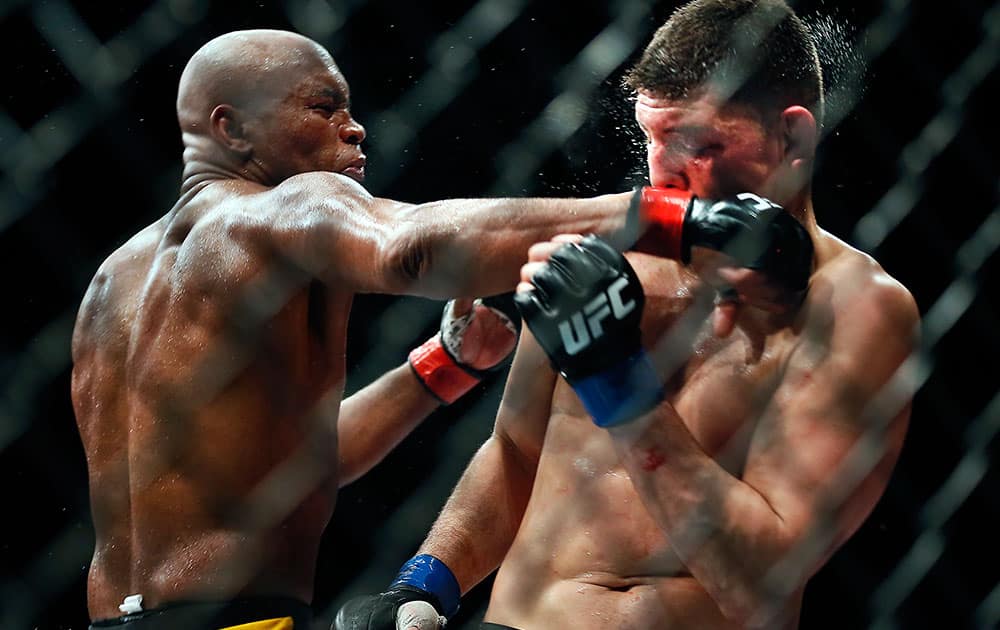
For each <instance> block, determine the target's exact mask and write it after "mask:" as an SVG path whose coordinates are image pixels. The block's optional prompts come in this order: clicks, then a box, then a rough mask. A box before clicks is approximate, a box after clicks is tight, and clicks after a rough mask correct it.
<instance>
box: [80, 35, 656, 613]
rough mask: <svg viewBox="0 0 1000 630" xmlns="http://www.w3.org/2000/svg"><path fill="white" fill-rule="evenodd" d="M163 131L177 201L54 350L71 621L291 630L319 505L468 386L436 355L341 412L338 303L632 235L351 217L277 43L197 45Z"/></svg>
mask: <svg viewBox="0 0 1000 630" xmlns="http://www.w3.org/2000/svg"><path fill="white" fill-rule="evenodd" d="M177 115H178V119H179V122H180V127H181V132H182V138H183V144H184V171H183V181H182V184H181V190H180V197H179V199H178V200H177V202H176V204H175V205H174V206H173V208H171V209H170V211H169V212H167V214H166V215H164V216H163V217H162V218H160V219H158V220H157V221H155V222H154V223H153V224H151V225H150V226H148V227H147V228H145V229H143V230H142V231H140V232H139V233H138V234H136V235H135V236H134V237H132V238H131V239H130V240H129V241H128V242H127V243H125V245H123V246H122V247H121V248H120V249H118V250H117V251H116V252H114V253H113V254H111V256H110V257H109V258H108V259H107V260H106V261H105V262H104V263H103V264H102V265H101V267H100V268H99V269H98V271H97V273H96V275H95V277H94V279H93V281H92V283H91V285H90V287H89V289H88V290H87V293H86V295H85V297H84V299H83V303H82V305H81V307H80V311H79V316H78V319H77V323H76V328H75V331H74V336H73V360H74V369H73V383H72V396H73V404H74V409H75V412H76V417H77V421H78V424H79V429H80V433H81V436H82V441H83V445H84V449H85V451H86V456H87V462H88V470H89V481H90V494H91V506H92V513H93V519H94V526H95V530H96V549H95V552H94V556H93V561H92V564H91V567H90V573H89V579H88V605H89V610H90V615H91V618H92V619H93V620H95V621H94V626H95V627H119V626H127V627H129V628H201V627H213V628H217V627H220V626H230V625H236V624H251V625H250V626H246V627H244V630H249V629H250V628H251V627H252V628H255V629H257V630H260V629H263V628H271V627H274V628H279V627H280V628H287V627H292V626H293V625H294V627H296V628H304V627H307V624H308V623H309V622H308V618H309V603H310V601H311V598H312V592H313V580H314V572H315V571H314V569H315V563H316V557H317V547H318V545H319V541H320V536H321V533H322V532H323V529H324V527H325V526H326V524H327V522H328V521H329V519H330V516H331V513H332V511H333V509H334V504H335V500H336V495H337V488H338V486H339V485H340V484H342V483H344V482H346V481H348V480H350V479H352V478H354V477H356V476H357V475H358V474H360V473H361V472H363V471H364V470H365V469H366V468H367V467H369V466H370V465H371V464H372V463H374V461H377V460H378V459H379V458H380V457H381V456H382V455H384V453H385V450H387V449H388V448H389V447H390V446H391V445H392V444H394V443H395V442H397V441H398V440H399V439H400V438H401V436H402V435H403V434H405V432H406V431H408V430H409V428H411V427H412V425H413V424H414V423H415V422H416V421H418V419H419V418H421V417H423V416H424V415H426V413H427V411H428V410H429V409H430V408H432V407H433V406H434V405H435V404H436V399H434V398H431V397H430V395H429V394H427V393H426V392H424V391H423V389H422V388H423V386H424V385H426V386H427V388H428V389H429V390H430V391H431V392H433V393H434V395H435V396H436V397H437V398H440V399H441V400H445V401H447V400H450V399H453V398H454V397H457V396H458V395H461V393H462V392H463V391H465V390H466V389H467V388H468V387H469V386H470V380H469V377H468V375H467V374H466V372H467V370H465V369H462V366H459V365H458V364H457V363H455V362H454V360H453V358H454V357H447V356H443V354H442V352H440V351H439V349H438V348H436V347H424V348H421V349H420V350H419V351H418V352H416V353H415V354H414V355H413V356H411V361H410V363H411V364H412V366H413V367H412V369H411V368H410V367H403V368H401V369H400V370H396V371H394V372H392V373H390V374H388V375H387V376H386V377H384V378H385V379H388V380H383V381H380V382H379V383H376V384H375V385H374V386H373V387H374V389H370V390H367V391H366V392H361V393H360V395H359V397H358V398H357V399H356V404H353V405H348V406H347V408H346V409H345V410H344V412H343V413H341V398H342V394H343V387H344V371H345V367H344V352H345V335H346V331H347V322H348V315H349V312H350V307H351V300H352V297H353V296H354V294H356V293H363V292H384V293H393V294H400V293H409V294H415V295H423V296H429V297H441V298H444V297H453V296H470V295H491V294H495V293H499V292H503V291H508V290H511V289H512V288H513V287H514V285H515V284H516V281H517V273H518V272H517V270H518V267H519V266H520V264H521V263H522V262H523V259H524V256H525V252H526V251H527V248H528V246H529V245H530V244H531V243H533V242H535V241H538V240H544V239H547V238H550V237H551V236H552V235H553V234H556V233H558V232H560V231H571V232H591V231H593V232H598V233H603V234H613V233H617V232H618V231H619V230H620V229H622V228H624V227H625V226H626V222H627V221H626V220H627V218H628V217H631V220H630V221H628V226H629V233H634V232H637V230H638V229H639V228H638V227H637V226H639V227H642V226H645V225H646V224H647V223H648V221H647V220H646V219H644V218H643V214H642V212H641V211H640V212H639V213H638V214H637V213H636V212H635V211H633V212H631V214H629V212H628V208H629V204H630V202H631V201H632V198H633V195H632V194H631V193H629V194H620V195H607V196H601V197H596V198H592V199H578V200H571V199H491V200H471V199H456V200H448V201H435V202H430V203H424V204H417V205H414V204H408V203H401V202H398V201H393V200H389V199H379V198H375V197H372V196H371V195H370V194H369V193H368V192H367V191H366V190H365V188H364V187H363V186H362V185H361V182H362V180H363V179H364V175H365V155H364V153H363V152H362V150H361V143H362V141H363V140H364V138H365V131H364V128H363V127H362V126H361V125H360V124H359V123H358V122H357V121H356V120H355V119H354V118H353V117H352V115H351V111H350V91H349V88H348V84H347V81H346V80H345V78H344V77H343V75H342V74H341V73H340V71H339V70H338V69H337V66H336V65H335V64H334V61H333V59H332V58H331V57H330V55H329V54H328V53H327V52H326V51H325V50H324V49H323V48H321V47H320V46H319V45H318V44H316V43H315V42H313V41H311V40H309V39H307V38H305V37H301V36H299V35H296V34H293V33H287V32H279V31H245V32H236V33H230V34H227V35H223V36H221V37H219V38H217V39H214V40H212V41H211V42H209V43H208V44H206V45H205V46H204V47H203V48H201V49H200V50H199V51H198V52H197V53H195V55H194V56H193V57H192V58H191V60H190V62H189V63H188V64H187V66H186V68H185V69H184V72H183V74H182V76H181V80H180V87H179V92H178V97H177ZM633 210H635V208H633ZM640 210H641V208H640ZM637 217H638V218H637ZM469 308H470V307H469V305H468V304H467V303H466V305H465V306H464V307H463V309H460V310H461V312H458V313H453V315H454V316H455V317H459V318H462V317H465V316H467V315H468V314H469V311H468V309H469ZM474 308H475V307H474ZM478 316H481V319H480V322H481V323H482V325H481V326H480V327H483V328H486V329H496V332H497V334H498V335H499V336H495V335H494V336H495V337H496V338H495V339H494V340H493V341H489V342H488V343H487V345H486V346H483V347H482V348H481V349H480V351H472V355H471V359H470V358H469V357H468V356H467V355H468V352H462V351H461V350H459V351H458V352H457V353H456V352H455V351H454V349H453V352H452V354H453V355H455V356H458V357H459V359H460V360H461V359H462V357H463V356H465V357H466V359H467V360H468V361H469V365H471V366H472V367H487V366H488V365H491V364H493V363H494V362H495V361H497V360H499V358H501V357H502V356H503V348H502V346H503V344H504V343H507V344H508V345H509V343H510V338H509V336H508V337H507V341H506V342H505V341H504V334H505V333H503V332H502V331H500V330H499V329H498V328H497V326H500V327H501V328H503V326H502V324H501V323H500V320H499V319H498V318H496V316H495V315H492V314H490V313H488V312H486V311H482V310H481V309H480V313H479V315H478ZM469 326H472V324H469V322H468V321H466V322H465V323H464V324H461V325H460V326H458V328H460V329H461V328H468V327H469ZM473 327H474V326H473ZM458 335H459V337H461V333H460V332H459V333H458ZM441 339H442V341H441V343H444V344H449V343H458V346H456V347H460V346H462V341H463V340H462V339H458V340H457V342H456V339H452V340H451V341H448V339H446V338H444V337H442V338H441ZM476 343H480V342H476ZM432 345H433V344H432ZM445 354H447V353H445ZM480 361H481V362H480ZM459 362H461V361H459ZM469 365H467V366H465V367H469ZM418 381H419V382H418ZM421 396H423V398H422V399H421V398H420V397H421ZM341 431H342V432H343V436H342V437H343V438H344V439H343V440H341V444H339V445H338V432H341ZM338 462H340V466H341V467H338ZM261 620H271V621H270V622H268V623H267V624H264V623H263V622H262V621H261ZM254 624H257V625H254ZM241 627H243V626H241Z"/></svg>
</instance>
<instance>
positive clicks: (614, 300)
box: [559, 277, 635, 355]
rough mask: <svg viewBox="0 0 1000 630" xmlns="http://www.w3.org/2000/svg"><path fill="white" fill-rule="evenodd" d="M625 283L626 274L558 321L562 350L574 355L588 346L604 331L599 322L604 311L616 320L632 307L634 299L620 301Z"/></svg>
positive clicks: (623, 316)
mask: <svg viewBox="0 0 1000 630" xmlns="http://www.w3.org/2000/svg"><path fill="white" fill-rule="evenodd" d="M627 287H628V278H624V277H623V278H618V279H617V280H615V282H614V283H612V284H611V286H609V287H608V289H607V291H606V292H604V293H601V294H600V295H598V296H597V297H596V298H594V299H593V300H591V301H590V302H589V303H588V304H586V305H585V306H584V307H583V309H582V310H580V311H577V312H576V313H573V314H572V315H570V318H569V319H568V320H563V321H561V322H559V336H560V337H561V338H562V342H563V346H564V347H565V348H566V354H568V355H574V354H576V353H578V352H580V351H581V350H583V349H584V348H586V347H587V346H589V345H590V343H591V341H593V340H594V339H599V338H600V337H601V336H602V335H603V334H604V327H603V326H602V325H601V322H602V321H603V320H604V319H605V318H606V317H607V316H608V315H612V314H613V315H614V317H615V319H619V320H620V319H624V318H625V316H626V315H628V314H629V313H631V312H632V311H633V310H634V309H635V300H629V301H628V303H623V302H622V295H621V294H622V291H623V290H625V288H627ZM584 317H586V320H584ZM588 328H589V330H588Z"/></svg>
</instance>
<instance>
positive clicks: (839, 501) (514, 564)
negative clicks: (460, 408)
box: [420, 92, 918, 630]
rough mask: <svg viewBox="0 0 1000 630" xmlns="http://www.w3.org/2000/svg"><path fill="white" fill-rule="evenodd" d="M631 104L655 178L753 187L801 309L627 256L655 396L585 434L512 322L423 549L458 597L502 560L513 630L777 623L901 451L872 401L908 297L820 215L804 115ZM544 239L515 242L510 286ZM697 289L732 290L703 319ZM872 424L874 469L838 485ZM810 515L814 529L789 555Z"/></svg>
mask: <svg viewBox="0 0 1000 630" xmlns="http://www.w3.org/2000/svg"><path fill="white" fill-rule="evenodd" d="M636 112H637V118H638V121H639V123H640V126H641V127H642V128H643V130H644V131H645V132H646V134H647V137H648V138H649V142H648V147H647V150H648V155H649V169H650V180H651V182H652V183H653V184H654V185H663V186H670V185H675V186H677V187H682V188H686V189H689V190H691V191H692V192H693V193H695V194H697V195H703V196H707V197H711V196H716V197H718V196H724V195H727V194H735V193H736V192H738V191H739V190H753V191H757V192H758V193H759V194H761V195H762V196H766V197H769V198H771V199H773V200H776V201H778V202H779V203H781V204H782V205H783V206H784V207H785V208H786V209H788V210H789V211H790V212H792V213H793V215H794V216H796V217H797V218H798V219H799V220H800V221H801V222H802V224H803V225H804V226H805V227H806V229H807V230H808V231H809V233H810V236H811V237H812V240H813V243H814V246H815V250H816V252H815V260H814V267H813V273H812V276H811V280H810V291H809V293H808V296H807V298H806V301H805V302H804V303H803V304H802V305H800V306H798V307H797V308H791V309H789V308H775V306H776V304H775V302H774V301H773V300H774V298H775V297H776V294H775V293H774V288H773V287H768V286H767V285H766V283H764V282H762V280H761V278H759V277H755V276H754V275H753V272H750V271H749V270H734V269H720V270H719V271H718V275H717V276H713V274H711V273H707V274H706V273H699V274H695V273H694V270H693V269H692V268H682V267H680V266H679V265H678V264H677V263H676V262H673V261H667V260H663V259H657V258H654V257H650V256H644V255H641V254H628V255H627V256H628V258H629V260H630V261H631V263H632V265H633V267H634V268H635V270H636V273H637V274H638V277H639V279H640V281H641V283H642V285H643V287H644V289H645V293H646V307H645V310H644V313H643V320H642V332H643V343H644V345H645V346H646V347H647V350H648V351H649V353H650V355H651V356H652V357H653V359H654V362H656V364H657V367H658V369H659V370H660V373H661V377H662V379H663V382H664V384H665V395H666V398H665V401H664V402H663V403H662V404H661V405H660V406H659V407H658V408H657V409H655V410H653V411H652V412H650V413H648V414H646V415H644V416H643V417H641V418H638V419H636V420H634V421H633V422H631V423H627V424H625V425H622V426H620V427H615V428H612V429H610V430H605V429H601V428H598V427H596V426H595V425H594V424H593V422H592V420H591V419H590V417H589V416H588V414H587V413H586V411H585V410H584V408H583V406H582V405H581V403H580V401H579V399H578V398H577V396H576V394H575V393H574V392H573V390H572V389H571V387H570V386H569V385H568V384H567V383H566V382H565V380H563V379H562V378H561V377H558V376H557V375H556V374H554V373H553V372H552V370H551V368H550V367H549V361H548V359H547V357H546V356H545V354H544V352H543V351H542V350H541V348H540V347H539V346H538V345H537V343H536V342H535V341H534V339H533V338H532V337H531V335H530V333H529V332H528V331H525V332H524V333H523V334H522V338H521V342H520V345H519V347H518V351H517V354H516V355H515V358H514V362H513V365H512V368H511V373H510V376H509V380H508V383H507V388H506V390H505V393H504V399H503V401H502V402H501V405H500V410H499V412H498V415H497V421H496V427H495V430H494V433H493V435H492V436H491V437H490V438H489V439H488V440H487V442H486V443H485V444H484V445H483V446H482V448H481V449H480V450H479V452H478V453H477V454H476V456H475V457H474V459H473V460H472V462H471V463H470V464H469V467H468V469H467V470H466V472H465V474H464V475H463V477H462V479H461V480H460V481H459V483H458V485H457V487H456V489H455V491H454V493H453V494H452V496H451V498H450V499H449V501H448V503H447V505H446V506H445V508H444V510H443V511H442V513H441V515H440V517H439V518H438V520H437V521H436V522H435V524H434V527H433V528H432V530H431V532H430V534H429V535H428V538H427V540H426V541H425V542H424V544H423V545H422V547H421V548H420V553H427V554H431V555H434V556H436V557H438V558H440V559H441V560H443V561H444V562H445V563H446V564H447V565H448V566H449V567H450V568H451V569H452V571H453V572H454V573H455V575H456V577H457V578H458V581H459V583H460V585H461V587H462V590H463V592H464V591H467V590H468V589H470V588H471V587H472V586H473V585H475V584H476V583H477V582H479V580H481V579H482V578H483V577H485V576H486V575H487V574H488V573H489V572H490V571H492V570H493V569H494V568H495V567H496V566H497V565H498V564H499V565H500V569H499V571H498V573H497V576H496V580H495V583H494V587H493V592H492V596H491V599H490V604H489V608H488V610H487V613H486V616H485V620H486V621H490V622H495V623H501V624H506V625H509V626H512V627H516V628H520V629H522V630H534V629H542V628H567V627H572V628H581V629H588V628H594V629H597V628H634V629H643V628H658V629H662V628H690V629H701V628H745V627H763V628H795V627H796V626H797V624H798V617H799V609H800V606H801V602H802V593H803V591H804V587H805V583H806V581H807V580H808V578H809V577H810V576H811V575H812V574H813V573H814V572H815V571H816V570H817V569H818V568H819V567H820V566H822V564H823V563H824V562H825V561H826V560H827V559H828V558H829V556H830V554H832V553H833V552H834V551H835V550H836V549H837V548H838V547H839V546H840V545H841V544H842V543H843V542H844V541H845V540H846V539H847V538H848V537H849V536H850V535H851V534H852V533H853V532H854V531H856V529H857V528H858V527H859V526H860V525H861V523H862V522H863V521H864V519H865V517H866V516H867V515H868V513H869V512H870V511H871V509H872V507H873V506H874V505H875V502H876V501H877V500H878V497H879V496H881V493H882V491H883V490H884V488H885V485H886V483H887V482H888V478H889V475H890V472H891V470H892V467H893V465H894V463H895V461H896V459H897V457H898V454H899V451H900V448H901V446H902V441H903V436H904V434H905V431H906V426H907V423H908V420H909V402H908V396H907V397H904V398H903V399H901V400H899V401H896V403H895V404H893V402H892V400H891V399H890V400H889V404H888V405H887V407H886V409H887V410H888V411H887V412H886V413H884V414H880V413H879V412H876V413H874V414H873V413H871V411H872V410H871V408H870V407H869V403H871V402H872V401H873V400H874V399H875V398H876V396H877V395H878V394H879V393H880V392H881V391H882V388H883V387H884V386H885V385H886V384H887V383H888V382H889V381H890V379H891V378H892V377H893V375H894V374H895V372H896V370H897V369H898V368H899V367H900V365H901V364H902V363H903V361H904V360H905V359H906V357H907V356H908V355H909V353H910V352H911V350H912V348H913V343H914V334H915V330H916V326H917V323H918V315H917V310H916V306H915V304H914V302H913V299H912V297H911V296H910V295H909V293H908V292H907V291H906V289H905V288H904V287H902V286H901V285H900V284H899V283H897V282H896V281H895V280H893V279H892V278H891V277H889V275H888V274H886V273H885V271H884V270H882V269H881V267H879V265H878V264H877V263H876V262H875V261H874V260H873V259H871V258H870V257H869V256H867V255H865V254H863V253H861V252H858V251H857V250H854V249H852V248H851V247H849V246H848V245H846V244H845V243H843V242H841V241H839V240H838V239H836V238H835V237H834V236H832V235H830V234H829V233H827V232H825V231H823V230H822V229H820V228H819V227H818V226H817V225H816V221H815V216H814V211H813V208H812V203H811V200H810V199H809V194H808V177H809V174H810V172H811V164H810V161H811V158H812V153H813V149H814V147H813V146H812V145H811V144H810V143H812V142H815V125H814V124H813V123H812V118H811V116H807V115H806V114H803V112H804V110H803V108H795V107H793V108H789V109H787V110H786V111H785V112H783V113H782V119H781V122H780V124H781V125H782V127H780V128H779V129H780V132H778V133H777V134H776V135H773V134H772V133H766V132H765V130H764V128H763V127H762V126H761V125H760V123H759V121H758V120H757V119H756V118H755V117H753V116H747V115H746V114H745V112H743V111H739V110H734V109H733V108H730V107H723V108H720V107H719V105H718V100H716V99H715V98H714V96H713V95H712V94H703V95H701V96H699V97H697V98H693V99H691V100H687V101H667V100H666V99H655V98H652V97H651V96H650V95H648V94H643V93H641V92H640V96H639V101H638V103H637V106H636ZM567 238H568V237H559V238H557V239H553V240H554V241H562V242H564V241H565V240H567ZM556 247H558V243H545V244H538V245H535V246H533V247H532V249H531V252H530V255H529V260H530V262H529V263H528V264H526V265H525V266H524V267H523V268H522V277H521V281H522V284H521V285H519V288H521V289H524V288H530V284H528V283H529V282H530V280H531V277H532V275H533V274H534V272H535V271H537V269H538V268H539V266H540V265H541V264H543V263H544V262H545V261H546V260H547V259H548V256H549V255H551V253H552V252H553V251H555V248H556ZM697 258H698V256H696V257H695V260H694V262H693V263H692V266H698V265H699V262H698V260H697ZM713 278H714V281H713ZM715 281H717V282H718V284H725V283H726V282H729V283H731V284H732V286H733V287H735V288H736V289H737V293H738V294H739V299H738V303H735V304H732V305H731V306H730V307H729V308H728V309H727V310H726V312H724V313H721V314H720V312H719V309H716V311H715V313H714V315H713V314H712V304H711V299H710V298H708V299H705V298H704V296H705V294H706V291H705V289H706V287H705V286H704V284H702V283H704V282H708V284H710V285H712V286H716V284H715ZM709 293H710V292H709ZM699 296H702V297H699ZM720 319H722V320H724V321H722V322H721V323H720V321H719V320H720ZM876 409H877V408H876ZM879 423H884V426H881V425H880V424H879ZM869 430H873V431H874V433H875V435H878V436H880V438H881V440H880V441H879V442H878V446H879V448H880V449H881V450H880V451H878V453H879V455H878V456H877V457H876V458H875V459H876V461H875V462H873V463H872V465H871V468H870V469H866V470H865V474H862V475H861V477H860V478H859V479H852V478H850V476H848V481H846V482H844V485H843V486H841V485H838V483H839V481H838V480H839V479H841V477H842V475H843V472H844V466H845V458H846V457H847V454H848V453H849V452H850V451H851V449H852V448H853V447H854V446H855V445H856V444H857V443H858V440H859V438H860V437H861V436H862V435H863V434H865V433H866V431H869ZM833 497H837V498H836V499H835V500H834V499H833ZM828 523H829V524H832V525H833V527H831V528H830V529H829V532H830V537H829V539H826V540H821V542H820V544H819V547H818V549H814V550H812V551H805V552H803V551H802V550H801V543H802V541H803V540H805V539H806V538H807V536H809V535H810V534H811V533H812V532H814V531H827V530H826V529H825V528H824V529H820V530H817V527H819V526H821V525H826V524H828ZM789 554H791V555H789ZM788 557H796V558H797V559H799V560H800V562H797V563H793V564H792V565H790V566H791V569H786V570H788V573H787V577H786V578H785V579H782V580H779V582H780V586H779V587H777V588H775V587H774V584H773V583H772V578H773V576H772V575H771V571H772V569H773V568H774V567H776V566H778V564H779V563H780V562H781V561H782V560H784V559H786V558H788ZM501 561H502V562H501ZM783 575H785V574H783Z"/></svg>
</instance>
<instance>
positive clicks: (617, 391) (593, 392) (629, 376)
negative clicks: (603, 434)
mask: <svg viewBox="0 0 1000 630" xmlns="http://www.w3.org/2000/svg"><path fill="white" fill-rule="evenodd" d="M572 385H573V389H574V390H575V391H576V395H577V396H579V397H580V401H581V402H583V406H584V407H586V409H587V413H589V414H590V417H591V418H593V419H594V424H596V425H597V426H599V427H613V426H615V425H616V424H624V423H626V422H629V421H630V420H634V419H636V418H637V417H639V416H641V415H642V414H644V413H646V412H647V411H649V410H650V409H652V408H653V407H655V406H656V405H657V404H659V403H660V401H662V400H663V385H662V384H661V383H660V377H659V375H658V374H657V373H656V368H654V367H653V364H652V362H651V361H650V360H649V357H648V356H646V352H645V351H644V350H639V352H637V353H635V354H633V355H632V356H630V357H629V358H627V359H625V360H624V361H622V362H621V363H618V364H617V365H614V366H612V367H610V368H608V369H607V370H604V371H603V372H600V373H598V374H594V375H593V376H588V377H587V378H585V379H582V380H579V381H576V382H574V383H572Z"/></svg>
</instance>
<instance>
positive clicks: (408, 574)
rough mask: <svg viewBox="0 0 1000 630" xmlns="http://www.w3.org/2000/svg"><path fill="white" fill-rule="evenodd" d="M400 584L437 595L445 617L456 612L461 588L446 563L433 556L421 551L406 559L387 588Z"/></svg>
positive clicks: (460, 597) (460, 596)
mask: <svg viewBox="0 0 1000 630" xmlns="http://www.w3.org/2000/svg"><path fill="white" fill-rule="evenodd" d="M400 585H406V586H413V587H416V588H419V589H422V590H425V591H427V592H428V593H431V594H432V595H434V596H435V597H437V598H438V602H439V603H440V604H441V608H442V609H443V610H444V616H445V617H449V618H450V617H451V616H452V615H454V614H455V613H456V612H458V602H459V600H461V599H462V589H461V588H459V586H458V580H457V579H455V574H454V573H452V572H451V569H449V568H448V565H446V564H445V563H444V562H441V561H440V560H438V559H437V558H435V557H434V556H431V555H428V554H426V553H422V554H420V555H419V556H413V557H412V558H410V559H409V560H407V562H406V564H404V565H403V566H402V568H400V570H399V574H398V575H397V576H396V579H395V580H393V582H392V584H390V585H389V588H392V587H394V586H400Z"/></svg>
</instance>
